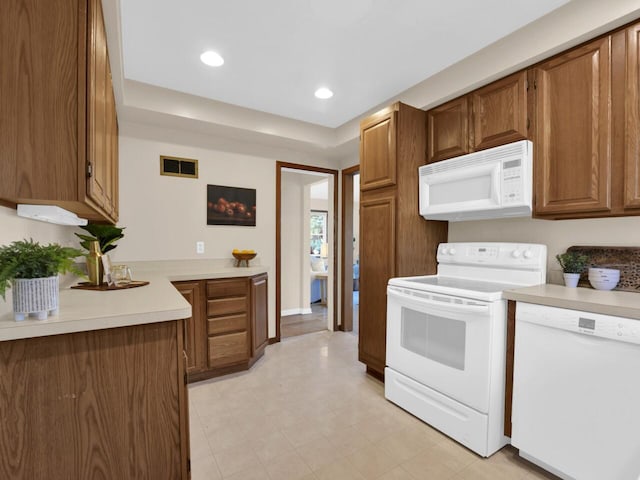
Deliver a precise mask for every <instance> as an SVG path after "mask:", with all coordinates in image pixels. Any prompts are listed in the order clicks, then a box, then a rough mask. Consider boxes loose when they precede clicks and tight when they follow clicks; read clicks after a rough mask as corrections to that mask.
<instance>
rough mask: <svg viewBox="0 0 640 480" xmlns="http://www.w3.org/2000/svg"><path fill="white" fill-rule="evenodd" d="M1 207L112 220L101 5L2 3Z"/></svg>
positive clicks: (110, 125) (114, 190) (111, 125)
mask: <svg viewBox="0 0 640 480" xmlns="http://www.w3.org/2000/svg"><path fill="white" fill-rule="evenodd" d="M0 58H2V69H1V70H0V85H2V88H0V105H2V108H1V109H0V199H2V200H4V201H5V202H6V203H8V204H17V203H35V204H55V205H59V206H61V207H63V208H66V209H68V210H71V211H73V212H75V213H77V214H78V215H80V216H83V217H86V218H89V219H91V220H96V221H107V222H112V223H113V222H116V221H117V219H118V170H117V169H118V142H117V140H118V138H117V135H118V132H117V129H118V126H117V118H116V110H115V99H114V96H113V89H112V82H111V73H110V69H109V57H108V53H107V43H106V35H105V28H104V20H103V16H102V6H101V2H100V0H48V1H46V2H6V5H5V4H3V10H2V15H1V16H0Z"/></svg>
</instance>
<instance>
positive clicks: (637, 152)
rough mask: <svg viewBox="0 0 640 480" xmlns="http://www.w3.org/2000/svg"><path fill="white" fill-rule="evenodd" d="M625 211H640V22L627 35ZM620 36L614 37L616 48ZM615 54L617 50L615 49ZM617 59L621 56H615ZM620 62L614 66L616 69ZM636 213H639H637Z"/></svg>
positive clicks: (629, 29)
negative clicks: (638, 209) (639, 209)
mask: <svg viewBox="0 0 640 480" xmlns="http://www.w3.org/2000/svg"><path fill="white" fill-rule="evenodd" d="M625 34H626V50H627V51H626V59H625V60H626V62H625V67H626V68H625V71H626V75H627V76H626V78H625V81H626V86H627V88H626V89H625V94H626V95H625V129H626V130H625V136H624V138H625V150H624V160H625V161H624V172H625V175H624V200H623V202H624V204H623V206H624V208H625V209H637V208H640V23H638V24H636V25H633V26H631V27H629V28H627V30H626V32H625ZM617 39H618V37H617V36H614V37H613V42H614V46H615V45H616V44H617V43H618V42H617ZM614 54H615V50H614ZM614 59H615V60H617V59H618V58H617V57H614ZM617 65H618V63H617V62H616V63H615V64H614V67H615V66H617ZM634 213H635V212H634Z"/></svg>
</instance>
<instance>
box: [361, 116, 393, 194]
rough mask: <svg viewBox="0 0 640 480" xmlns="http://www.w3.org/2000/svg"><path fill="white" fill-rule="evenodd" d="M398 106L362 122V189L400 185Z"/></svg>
mask: <svg viewBox="0 0 640 480" xmlns="http://www.w3.org/2000/svg"><path fill="white" fill-rule="evenodd" d="M396 118H397V111H396V109H395V105H393V106H391V107H389V108H385V109H384V110H381V111H380V112H378V113H376V114H374V115H372V116H371V117H369V118H367V119H366V120H364V121H363V122H361V124H360V158H366V159H367V162H366V163H363V164H361V165H360V189H361V190H371V189H373V188H381V187H388V186H391V185H395V184H396V168H397V166H396V121H397V120H396Z"/></svg>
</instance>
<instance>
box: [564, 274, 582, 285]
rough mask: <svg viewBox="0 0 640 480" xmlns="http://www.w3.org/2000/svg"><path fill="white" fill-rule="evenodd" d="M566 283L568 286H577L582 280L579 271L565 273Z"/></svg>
mask: <svg viewBox="0 0 640 480" xmlns="http://www.w3.org/2000/svg"><path fill="white" fill-rule="evenodd" d="M562 276H563V277H564V284H565V286H566V287H570V288H576V287H577V286H578V282H579V281H580V274H579V273H563V274H562Z"/></svg>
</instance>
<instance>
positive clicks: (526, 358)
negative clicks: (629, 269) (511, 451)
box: [511, 302, 640, 480]
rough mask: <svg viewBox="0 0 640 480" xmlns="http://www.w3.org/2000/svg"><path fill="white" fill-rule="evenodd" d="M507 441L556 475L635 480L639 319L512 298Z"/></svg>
mask: <svg viewBox="0 0 640 480" xmlns="http://www.w3.org/2000/svg"><path fill="white" fill-rule="evenodd" d="M511 443H512V444H513V445H514V446H515V447H517V448H519V449H520V455H521V456H522V457H524V458H526V459H528V460H530V461H532V462H534V463H536V464H538V465H540V466H541V467H543V468H545V469H546V470H549V471H551V472H553V473H555V474H556V475H558V476H560V477H561V478H565V479H576V480H640V320H633V319H629V318H621V317H613V316H608V315H600V314H593V313H588V312H581V311H577V310H567V309H563V308H555V307H547V306H542V305H532V304H529V303H521V302H518V304H517V307H516V340H515V365H514V384H513V413H512V438H511Z"/></svg>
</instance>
